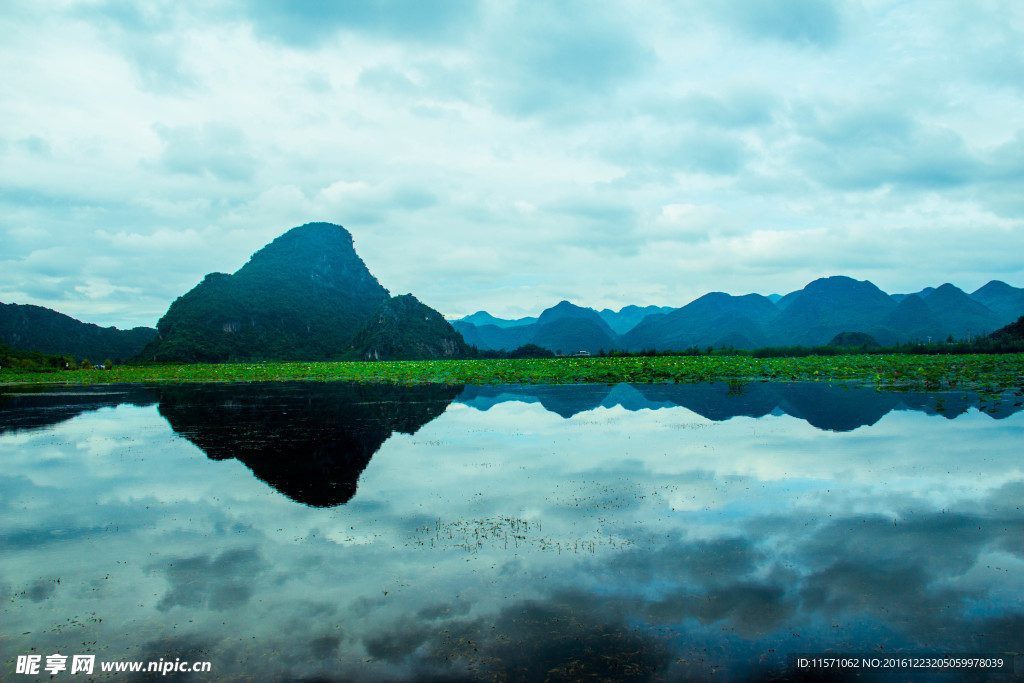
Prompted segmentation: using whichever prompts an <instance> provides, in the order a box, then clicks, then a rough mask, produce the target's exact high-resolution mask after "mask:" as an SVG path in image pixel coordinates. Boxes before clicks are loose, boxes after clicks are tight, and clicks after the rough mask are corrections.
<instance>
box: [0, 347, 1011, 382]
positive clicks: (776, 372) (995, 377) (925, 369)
mask: <svg viewBox="0 0 1024 683" xmlns="http://www.w3.org/2000/svg"><path fill="white" fill-rule="evenodd" d="M276 380H288V381H294V380H304V381H356V382H384V383H393V384H404V385H410V384H577V383H609V384H611V383H618V382H711V381H724V382H729V384H730V386H741V385H742V384H743V383H744V382H751V381H781V382H791V381H829V382H860V383H867V384H870V385H874V386H877V387H880V388H885V389H915V390H931V391H939V390H948V389H967V388H971V389H975V390H979V391H1004V390H1007V389H1017V390H1024V353H1015V354H971V355H909V354H891V355H885V356H879V355H868V354H856V355H854V354H848V355H836V356H814V355H809V356H804V357H802V358H755V357H753V356H750V355H738V354H737V355H724V354H723V355H703V356H696V355H695V356H632V357H626V356H622V357H610V356H609V357H591V358H550V359H491V360H438V361H386V362H385V361H380V362H370V363H366V362H320V363H307V362H294V363H247V364H218V365H207V364H195V365H146V366H124V365H122V366H117V367H115V368H113V369H112V370H104V371H98V370H78V371H76V372H65V373H53V374H50V375H45V374H42V375H41V374H32V373H23V372H19V371H17V370H14V371H8V370H7V369H4V370H3V372H2V374H0V381H2V382H4V383H37V382H40V381H43V382H60V383H69V382H75V383H89V382H104V383H114V382H256V381H276Z"/></svg>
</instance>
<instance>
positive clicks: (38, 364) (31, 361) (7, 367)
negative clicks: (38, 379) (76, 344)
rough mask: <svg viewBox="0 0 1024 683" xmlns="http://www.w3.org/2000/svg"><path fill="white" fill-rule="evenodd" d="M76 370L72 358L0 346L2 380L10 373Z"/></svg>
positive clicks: (75, 364) (4, 345)
mask: <svg viewBox="0 0 1024 683" xmlns="http://www.w3.org/2000/svg"><path fill="white" fill-rule="evenodd" d="M71 367H74V368H77V367H78V364H77V363H76V362H75V358H74V356H56V355H51V354H46V353H43V352H42V351H22V350H21V349H12V348H11V347H10V346H7V345H6V344H0V368H2V369H3V370H4V371H5V372H4V374H3V375H0V377H3V378H4V379H6V378H7V376H8V375H9V374H10V373H38V372H57V371H59V370H64V369H67V368H71Z"/></svg>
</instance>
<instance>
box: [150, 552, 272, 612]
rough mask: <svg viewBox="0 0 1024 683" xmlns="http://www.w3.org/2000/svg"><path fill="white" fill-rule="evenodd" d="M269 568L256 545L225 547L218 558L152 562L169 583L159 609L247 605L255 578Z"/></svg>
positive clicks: (205, 557) (220, 608) (227, 607)
mask: <svg viewBox="0 0 1024 683" xmlns="http://www.w3.org/2000/svg"><path fill="white" fill-rule="evenodd" d="M265 569H266V563H265V562H264V561H263V559H262V558H261V557H260V555H259V551H258V550H257V549H256V548H254V547H253V548H239V549H235V550H225V551H224V552H222V553H221V554H220V555H217V556H216V557H212V558H211V557H210V556H209V555H198V556H195V557H179V558H175V559H172V560H171V561H170V562H168V563H167V564H166V565H164V564H163V563H161V564H158V565H151V566H150V570H151V571H152V570H155V571H161V572H163V574H164V576H165V577H166V579H167V582H168V583H169V584H170V587H169V588H168V589H167V592H166V593H165V594H164V596H163V597H162V598H161V599H160V602H159V603H157V609H159V610H161V611H167V610H169V609H171V608H172V607H177V606H181V607H202V606H208V607H209V608H210V609H213V610H224V609H230V608H233V607H239V606H241V605H244V604H245V603H246V602H248V601H249V599H250V598H251V597H252V594H253V579H254V578H255V576H256V575H257V574H259V573H260V572H262V571H264V570H265Z"/></svg>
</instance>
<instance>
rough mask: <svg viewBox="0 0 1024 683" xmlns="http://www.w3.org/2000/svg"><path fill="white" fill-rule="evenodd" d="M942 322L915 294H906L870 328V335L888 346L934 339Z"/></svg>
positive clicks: (938, 336)
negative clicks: (875, 325) (875, 326)
mask: <svg viewBox="0 0 1024 683" xmlns="http://www.w3.org/2000/svg"><path fill="white" fill-rule="evenodd" d="M941 328H942V323H941V322H940V320H939V318H938V317H937V316H936V315H935V312H934V311H932V309H931V308H929V306H928V304H926V303H925V301H924V299H922V298H921V297H919V296H918V295H917V294H907V295H906V296H905V297H904V298H903V300H902V301H900V302H899V303H898V304H897V305H896V307H895V308H894V309H892V310H891V311H889V312H888V313H886V314H885V316H884V317H883V318H882V320H881V322H880V323H879V327H878V328H872V336H874V337H875V338H876V339H878V340H879V342H880V343H882V344H884V345H887V346H890V345H893V344H897V343H899V342H905V341H912V340H915V339H917V340H920V341H927V340H928V337H933V338H934V341H939V340H940V339H942V338H944V337H942V335H941Z"/></svg>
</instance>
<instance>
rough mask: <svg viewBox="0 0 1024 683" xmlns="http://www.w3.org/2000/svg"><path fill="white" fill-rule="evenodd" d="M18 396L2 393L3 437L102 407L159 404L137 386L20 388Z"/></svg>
mask: <svg viewBox="0 0 1024 683" xmlns="http://www.w3.org/2000/svg"><path fill="white" fill-rule="evenodd" d="M16 391H17V393H0V434H3V433H4V432H16V431H19V430H29V429H42V428H44V427H51V426H53V425H55V424H60V423H61V422H64V421H65V420H70V419H72V418H75V417H78V416H79V415H81V414H82V413H86V412H89V411H91V410H99V409H100V408H113V407H115V406H118V405H121V404H122V403H131V404H133V405H137V406H148V405H152V404H153V403H156V397H155V396H153V394H152V393H151V392H150V391H148V390H147V389H145V388H144V387H140V386H138V385H133V384H106V385H100V386H88V387H75V388H73V389H66V388H61V387H50V386H34V387H17V389H16Z"/></svg>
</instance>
